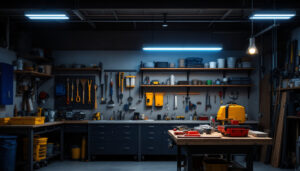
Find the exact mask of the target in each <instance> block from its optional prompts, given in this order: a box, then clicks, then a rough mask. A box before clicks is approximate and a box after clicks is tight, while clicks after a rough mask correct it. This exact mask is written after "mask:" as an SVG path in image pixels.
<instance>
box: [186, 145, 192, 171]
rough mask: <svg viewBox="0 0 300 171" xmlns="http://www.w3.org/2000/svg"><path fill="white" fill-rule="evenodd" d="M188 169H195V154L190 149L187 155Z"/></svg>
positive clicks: (190, 170)
mask: <svg viewBox="0 0 300 171" xmlns="http://www.w3.org/2000/svg"><path fill="white" fill-rule="evenodd" d="M186 171H193V156H192V153H191V152H190V151H189V150H187V155H186Z"/></svg>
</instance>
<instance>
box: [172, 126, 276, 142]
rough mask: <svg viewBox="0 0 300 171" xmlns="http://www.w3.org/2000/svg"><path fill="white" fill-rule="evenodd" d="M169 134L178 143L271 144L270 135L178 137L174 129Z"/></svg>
mask: <svg viewBox="0 0 300 171" xmlns="http://www.w3.org/2000/svg"><path fill="white" fill-rule="evenodd" d="M168 134H169V135H170V137H171V138H172V139H173V140H174V141H175V143H176V145H270V144H272V138H270V137H254V136H251V135H249V136H248V137H225V136H222V137H221V138H177V136H176V135H175V134H174V131H173V130H169V131H168Z"/></svg>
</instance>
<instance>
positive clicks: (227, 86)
mask: <svg viewBox="0 0 300 171" xmlns="http://www.w3.org/2000/svg"><path fill="white" fill-rule="evenodd" d="M141 66H142V65H141ZM254 70H255V68H142V67H141V68H140V73H141V85H140V87H141V94H142V96H143V92H144V89H146V88H179V87H182V88H186V89H187V95H188V94H189V92H190V88H193V87H194V88H222V89H223V94H224V96H225V92H226V89H227V88H230V87H236V88H247V90H248V98H249V97H250V89H251V87H252V86H253V85H145V84H143V81H144V72H186V80H187V81H188V82H190V73H191V72H217V73H222V75H223V78H224V77H226V73H228V72H245V73H247V75H248V77H250V73H251V72H252V71H254ZM224 96H223V97H224Z"/></svg>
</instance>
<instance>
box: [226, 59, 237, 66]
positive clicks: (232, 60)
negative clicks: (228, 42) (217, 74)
mask: <svg viewBox="0 0 300 171" xmlns="http://www.w3.org/2000/svg"><path fill="white" fill-rule="evenodd" d="M235 62H236V58H235V57H228V58H227V67H228V68H235Z"/></svg>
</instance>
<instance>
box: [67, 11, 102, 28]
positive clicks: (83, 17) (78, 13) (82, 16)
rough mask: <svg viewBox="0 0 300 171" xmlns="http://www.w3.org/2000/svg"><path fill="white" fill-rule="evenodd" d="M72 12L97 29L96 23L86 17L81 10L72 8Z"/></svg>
mask: <svg viewBox="0 0 300 171" xmlns="http://www.w3.org/2000/svg"><path fill="white" fill-rule="evenodd" d="M72 12H73V13H74V14H75V15H76V16H77V17H78V18H79V19H80V20H81V21H85V22H87V23H88V24H89V25H90V26H91V27H92V28H93V29H96V25H95V23H93V22H91V21H89V20H87V19H86V17H85V16H84V15H83V14H82V13H81V12H80V11H79V10H72Z"/></svg>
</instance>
